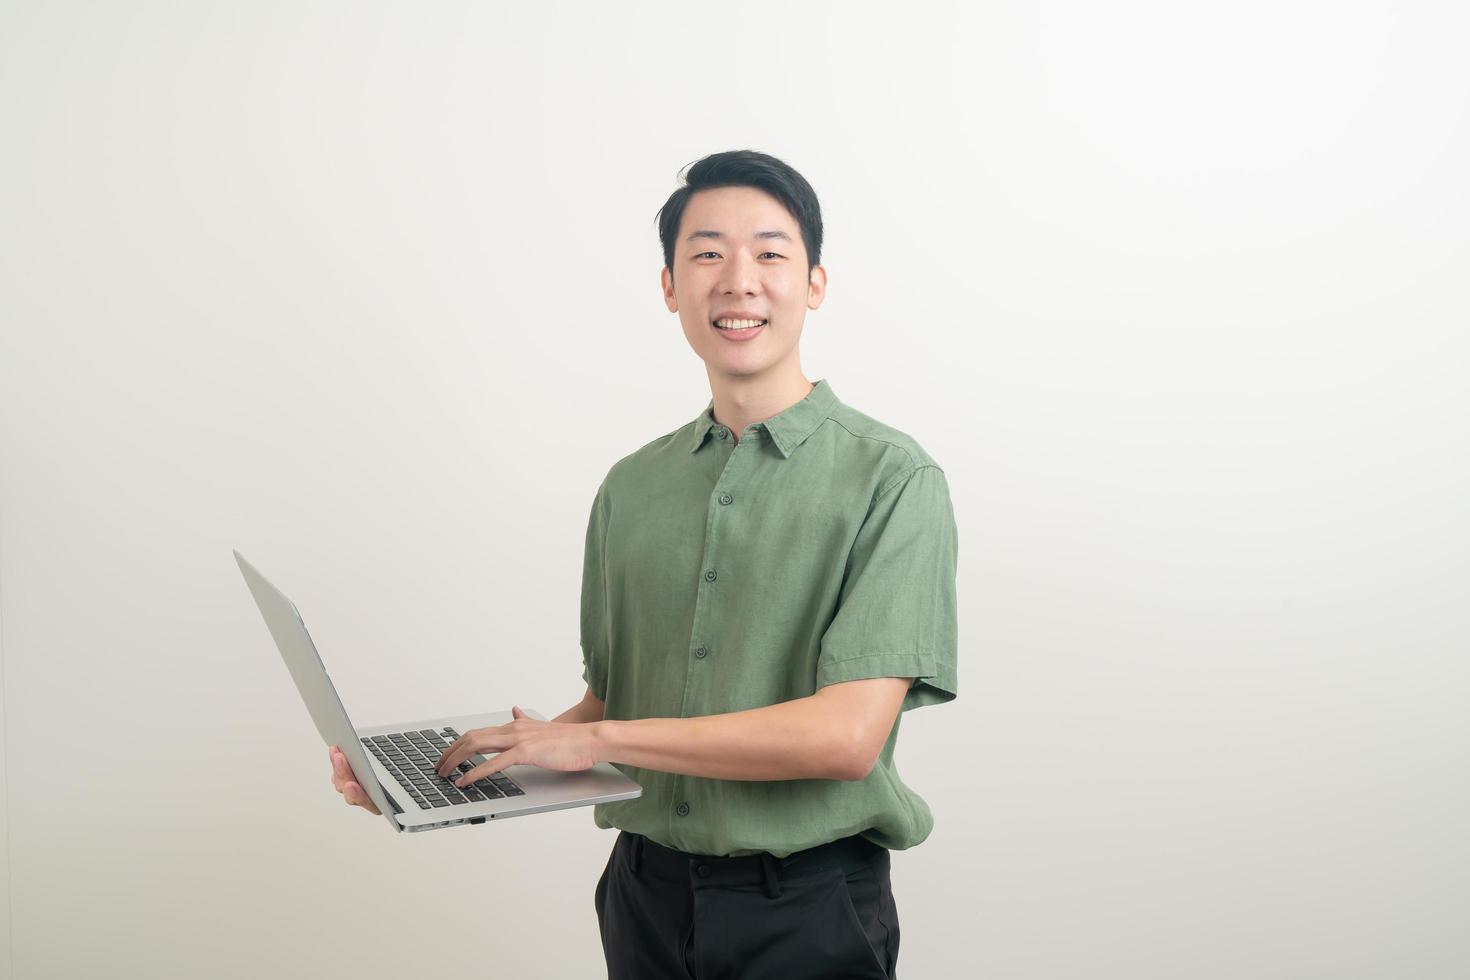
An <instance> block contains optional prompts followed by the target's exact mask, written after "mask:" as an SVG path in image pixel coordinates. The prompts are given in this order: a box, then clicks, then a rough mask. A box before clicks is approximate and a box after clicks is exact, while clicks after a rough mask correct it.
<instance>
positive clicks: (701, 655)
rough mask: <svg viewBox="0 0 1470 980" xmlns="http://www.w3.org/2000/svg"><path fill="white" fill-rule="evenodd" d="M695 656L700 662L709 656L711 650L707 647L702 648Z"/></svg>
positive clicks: (696, 651) (695, 652)
mask: <svg viewBox="0 0 1470 980" xmlns="http://www.w3.org/2000/svg"><path fill="white" fill-rule="evenodd" d="M694 655H695V656H696V657H698V658H699V659H700V660H703V659H704V658H705V657H707V656H709V649H708V648H707V647H700V648H699V649H698V650H695V651H694Z"/></svg>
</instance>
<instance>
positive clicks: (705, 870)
mask: <svg viewBox="0 0 1470 980" xmlns="http://www.w3.org/2000/svg"><path fill="white" fill-rule="evenodd" d="M694 873H695V874H697V875H699V876H700V877H701V878H708V877H709V876H710V867H709V865H707V864H701V865H700V866H699V867H697V868H695V869H694Z"/></svg>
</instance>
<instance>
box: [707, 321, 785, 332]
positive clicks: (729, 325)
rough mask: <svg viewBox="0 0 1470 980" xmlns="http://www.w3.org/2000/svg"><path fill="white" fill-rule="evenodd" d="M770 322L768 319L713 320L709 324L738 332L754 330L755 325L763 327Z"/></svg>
mask: <svg viewBox="0 0 1470 980" xmlns="http://www.w3.org/2000/svg"><path fill="white" fill-rule="evenodd" d="M770 322H771V321H770V320H715V321H713V322H712V323H711V324H710V325H711V326H713V327H714V328H715V329H716V330H725V331H729V332H731V333H739V332H740V331H742V330H754V329H756V328H757V327H764V326H765V325H766V324H768V323H770Z"/></svg>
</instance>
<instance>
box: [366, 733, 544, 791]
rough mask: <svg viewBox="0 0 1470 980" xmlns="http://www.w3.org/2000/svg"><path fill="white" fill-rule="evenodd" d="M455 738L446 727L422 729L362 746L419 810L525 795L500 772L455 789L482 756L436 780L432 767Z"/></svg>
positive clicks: (369, 740) (376, 738)
mask: <svg viewBox="0 0 1470 980" xmlns="http://www.w3.org/2000/svg"><path fill="white" fill-rule="evenodd" d="M457 738H459V732H457V731H455V730H454V729H453V728H450V727H449V726H447V725H446V726H445V727H444V730H443V731H442V732H435V731H430V730H429V729H424V730H423V731H419V732H394V733H392V734H389V735H374V736H372V737H371V738H364V739H363V740H362V744H363V745H364V746H366V747H367V749H368V751H369V752H371V753H372V754H373V755H375V756H377V759H378V761H379V762H381V763H382V764H383V766H384V768H386V769H387V770H388V771H389V772H390V773H392V774H393V778H394V779H397V780H398V783H399V785H401V786H402V787H403V788H404V789H405V790H406V791H407V792H408V795H409V796H411V797H413V801H414V802H415V803H417V804H418V805H419V809H420V810H429V809H432V808H434V807H439V806H450V805H451V804H454V803H483V802H486V801H488V800H499V799H505V798H508V797H512V796H525V795H526V791H525V790H523V789H521V788H520V787H519V786H517V785H516V784H515V781H514V780H512V779H511V778H510V777H509V776H507V775H506V774H505V773H503V772H497V773H492V774H490V775H489V776H486V777H484V778H483V779H480V780H478V781H476V782H473V783H470V784H469V785H468V786H464V787H459V786H455V785H454V782H453V781H454V780H456V779H458V778H459V777H460V776H462V775H464V774H465V773H467V772H469V771H470V770H471V769H473V768H474V767H475V766H478V765H479V764H480V763H482V762H484V761H485V757H484V756H483V755H472V756H470V757H469V758H468V759H466V760H465V761H463V762H461V763H460V764H459V769H458V771H456V772H453V773H451V774H450V776H449V778H448V779H441V778H439V773H438V772H437V771H435V766H436V764H437V763H438V761H439V758H440V756H442V755H443V754H444V750H445V749H447V748H449V746H450V745H452V744H453V743H454V740H455V739H457Z"/></svg>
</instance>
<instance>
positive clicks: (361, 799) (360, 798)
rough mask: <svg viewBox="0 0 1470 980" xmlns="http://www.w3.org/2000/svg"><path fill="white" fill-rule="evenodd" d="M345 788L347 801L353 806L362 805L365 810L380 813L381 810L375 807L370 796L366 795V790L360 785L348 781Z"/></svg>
mask: <svg viewBox="0 0 1470 980" xmlns="http://www.w3.org/2000/svg"><path fill="white" fill-rule="evenodd" d="M347 788H348V791H349V792H348V795H347V802H348V803H351V804H352V805H354V806H360V807H363V808H365V809H367V810H371V811H372V812H373V813H376V814H378V815H379V816H381V815H382V811H380V810H379V809H378V808H377V806H376V805H375V804H374V803H373V801H372V798H371V797H369V796H368V795H367V792H366V791H364V790H363V788H362V787H361V786H359V785H357V784H356V783H348V784H347Z"/></svg>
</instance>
